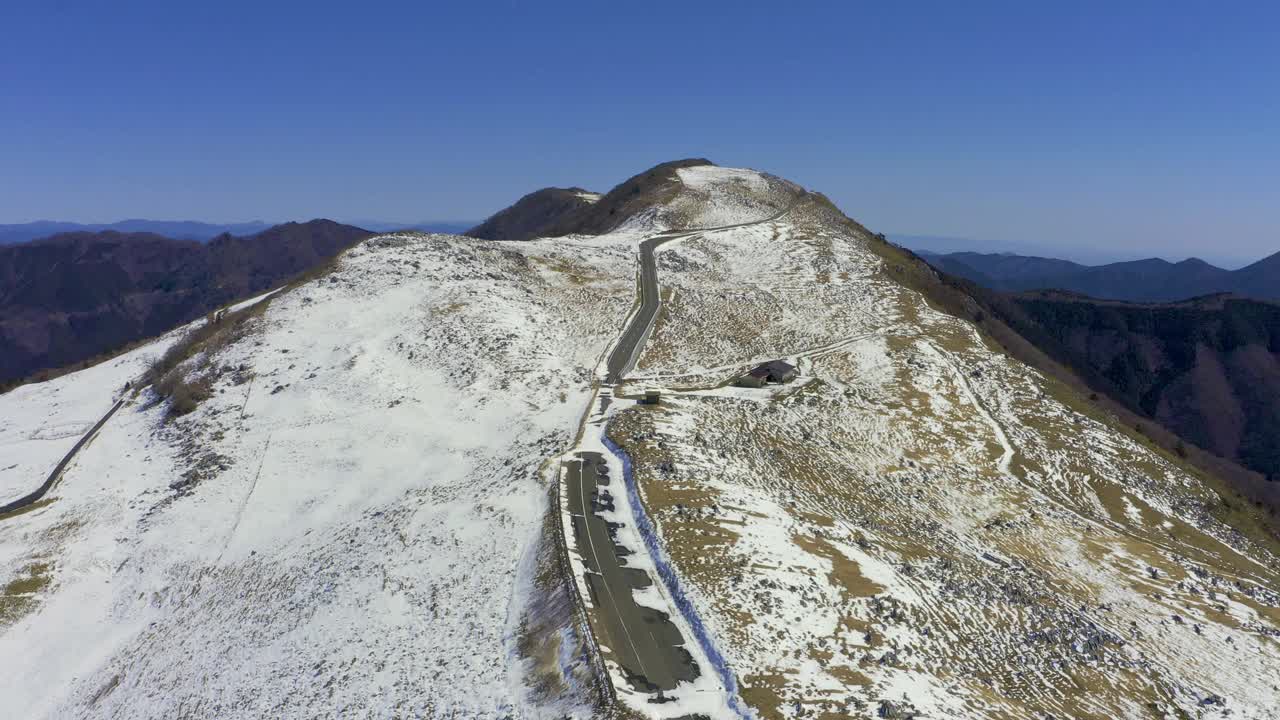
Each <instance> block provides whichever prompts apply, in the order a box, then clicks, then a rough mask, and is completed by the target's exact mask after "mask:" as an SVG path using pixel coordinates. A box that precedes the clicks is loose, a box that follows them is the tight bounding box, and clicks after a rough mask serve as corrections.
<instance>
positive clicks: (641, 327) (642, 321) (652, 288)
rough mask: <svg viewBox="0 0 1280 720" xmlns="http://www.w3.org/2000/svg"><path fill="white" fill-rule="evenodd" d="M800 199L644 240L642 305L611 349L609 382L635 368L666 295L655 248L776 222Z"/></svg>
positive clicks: (607, 382) (607, 364)
mask: <svg viewBox="0 0 1280 720" xmlns="http://www.w3.org/2000/svg"><path fill="white" fill-rule="evenodd" d="M799 203H800V201H796V202H795V203H792V204H791V205H789V206H788V207H787V208H786V209H785V210H781V211H779V212H777V213H775V214H773V215H770V216H769V217H767V218H764V219H763V220H753V221H751V222H745V223H737V224H735V225H721V226H720V227H712V228H701V229H698V230H685V231H677V232H669V233H662V234H660V235H654V236H653V237H651V238H647V239H645V240H644V241H642V242H641V243H640V309H639V310H637V311H636V314H635V315H633V316H632V317H631V322H630V323H629V324H628V325H627V327H626V329H625V330H623V331H622V338H621V339H619V340H618V344H617V345H616V346H615V347H614V348H613V352H611V353H609V360H608V361H607V363H606V368H607V370H608V375H606V376H605V384H607V385H616V384H617V383H618V382H619V381H621V380H622V378H623V377H624V376H626V374H627V373H629V372H631V368H632V366H634V365H635V363H636V359H637V358H639V357H640V351H641V350H643V349H644V344H645V342H646V341H647V340H648V339H649V332H650V331H651V330H652V329H653V323H654V320H655V319H656V318H657V316H658V307H659V305H660V304H661V302H662V299H661V295H660V294H659V293H658V267H657V263H656V262H655V261H654V257H653V252H654V249H655V248H657V247H658V246H659V245H661V244H663V243H665V242H670V241H671V240H675V239H676V238H685V237H692V236H694V235H699V234H701V233H705V232H713V231H716V230H730V229H732V228H739V227H747V226H749V225H759V224H760V223H767V222H773V221H774V220H777V219H778V218H780V217H782V216H783V215H786V214H787V213H789V212H791V210H792V209H794V208H795V206H796V205H798V204H799Z"/></svg>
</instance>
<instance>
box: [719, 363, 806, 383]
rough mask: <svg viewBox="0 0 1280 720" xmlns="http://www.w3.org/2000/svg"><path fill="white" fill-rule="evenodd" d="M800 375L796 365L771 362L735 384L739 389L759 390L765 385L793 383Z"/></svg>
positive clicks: (757, 368)
mask: <svg viewBox="0 0 1280 720" xmlns="http://www.w3.org/2000/svg"><path fill="white" fill-rule="evenodd" d="M799 374H800V373H799V371H798V370H796V366H795V365H792V364H791V363H787V362H783V361H782V360H771V361H769V362H767V363H763V364H761V365H757V366H756V367H754V368H752V369H751V370H750V371H748V372H747V374H745V375H743V376H742V377H740V378H738V379H737V381H735V382H734V384H735V385H737V386H738V387H749V388H758V387H764V386H765V383H771V382H772V383H785V382H791V381H792V380H795V379H796V376H797V375H799Z"/></svg>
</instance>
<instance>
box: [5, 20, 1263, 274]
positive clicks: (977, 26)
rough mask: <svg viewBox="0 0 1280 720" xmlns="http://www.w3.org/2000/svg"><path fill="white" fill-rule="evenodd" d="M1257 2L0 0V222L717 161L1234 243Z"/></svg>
mask: <svg viewBox="0 0 1280 720" xmlns="http://www.w3.org/2000/svg"><path fill="white" fill-rule="evenodd" d="M1118 5H1123V7H1116V6H1118ZM1274 7H1275V5H1274V4H1263V3H1258V4H1245V3H1216V4H1214V3H1194V2H1178V3H1154V2H1153V3H1141V2H1126V3H1122V4H1121V3H1098V4H1091V3H1061V4H1057V6H1056V7H1052V8H1051V7H1049V4H1047V3H1025V2H1019V3H887V2H876V3H831V4H818V3H801V4H787V3H769V4H763V3H762V4H751V3H723V4H720V3H693V2H687V1H686V2H681V3H671V4H667V3H657V2H632V3H601V2H598V1H597V2H592V3H580V4H578V3H554V4H551V3H547V4H542V3H538V4H535V3H519V4H516V3H484V2H469V3H422V2H417V3H378V2H360V3H351V2H346V3H341V4H327V3H323V2H308V3H284V2H281V3H261V2H255V3H247V2H236V1H232V2H221V3H151V2H127V1H126V2H121V3H119V4H111V3H102V2H58V1H57V0H46V1H45V2H39V3H22V4H21V5H18V4H16V3H10V4H8V6H7V7H6V8H5V9H4V10H0V222H22V221H27V220H34V219H38V218H53V219H62V220H77V221H107V220H115V219H120V218H125V217H151V218H190V219H201V220H213V221H232V220H247V219H257V218H261V219H267V220H277V219H294V218H298V219H301V218H310V217H315V216H326V217H335V218H339V219H347V220H351V219H358V218H378V219H387V220H406V221H407V220H421V219H469V218H481V217H483V216H485V215H487V214H489V213H490V212H492V211H494V210H496V209H497V208H499V207H501V206H503V205H505V204H507V203H509V202H511V201H512V200H514V199H515V198H516V197H518V196H519V195H521V194H523V193H525V192H527V191H529V190H532V189H535V188H537V187H542V186H546V185H571V184H576V185H583V186H586V187H589V188H592V189H607V188H608V187H610V186H611V185H613V184H614V183H616V182H619V181H621V180H622V179H624V178H625V177H627V176H629V175H631V174H634V173H635V172H638V171H640V170H642V169H644V168H646V167H648V166H650V165H653V164H656V163H658V162H661V161H663V160H668V159H673V158H678V157H687V156H705V157H709V158H711V159H712V160H714V161H716V162H717V163H720V164H722V165H738V166H748V167H756V168H760V169H764V170H768V171H770V172H774V173H776V174H779V175H782V176H785V177H787V178H790V179H793V180H796V181H798V182H800V183H802V184H804V185H806V186H808V187H810V188H812V189H816V190H820V191H822V192H824V193H826V194H827V195H829V196H830V197H831V198H832V199H833V200H835V201H836V202H837V203H838V204H839V205H840V206H841V207H842V208H843V209H844V210H845V211H846V212H847V213H848V214H849V215H851V216H853V217H855V218H857V219H859V220H860V221H862V222H863V223H865V224H866V225H868V226H869V227H871V228H873V229H875V230H880V231H884V232H888V233H891V234H893V233H910V234H922V235H923V234H927V235H947V236H959V237H973V238H983V239H986V240H991V241H1000V242H1005V243H1025V244H1027V245H1028V246H1029V247H1032V248H1034V247H1043V248H1045V249H1046V250H1056V251H1060V254H1068V253H1070V252H1075V253H1078V254H1088V253H1109V254H1111V255H1114V256H1117V257H1122V256H1135V257H1136V256H1141V255H1152V254H1157V255H1163V256H1166V257H1170V258H1175V259H1176V258H1181V257H1186V256H1188V255H1199V256H1202V257H1205V258H1207V259H1210V260H1218V261H1220V262H1232V261H1243V260H1246V259H1252V258H1256V257H1260V256H1262V255H1264V254H1269V253H1271V252H1274V251H1276V250H1278V249H1280V132H1277V130H1280V82H1277V78H1280V37H1278V35H1277V33H1278V30H1277V28H1278V27H1280V10H1276V9H1273V8H1274ZM1237 264H1238V263H1237Z"/></svg>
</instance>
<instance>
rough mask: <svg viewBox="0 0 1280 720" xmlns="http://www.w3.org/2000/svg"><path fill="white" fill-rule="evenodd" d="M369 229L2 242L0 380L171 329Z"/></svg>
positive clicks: (317, 260)
mask: <svg viewBox="0 0 1280 720" xmlns="http://www.w3.org/2000/svg"><path fill="white" fill-rule="evenodd" d="M371 234H372V233H370V232H369V231H368V230H365V229H362V228H358V227H353V226H350V225H342V224H339V223H336V222H333V221H331V220H312V221H310V222H305V223H285V224H283V225H276V226H274V227H270V228H268V229H266V230H262V231H260V232H256V233H254V234H251V235H246V236H236V235H232V234H230V233H223V234H220V235H217V236H216V237H213V238H211V239H209V240H208V241H207V242H197V241H194V240H189V239H178V238H170V237H165V236H162V235H158V234H155V233H142V232H131V233H124V232H118V231H115V230H103V231H96V232H86V231H80V232H71V233H62V234H59V235H54V236H53V237H48V238H44V239H40V240H34V241H31V242H25V243H19V244H11V245H6V246H0V385H2V384H4V383H6V382H10V381H13V380H16V379H18V378H22V377H25V376H28V375H30V374H32V373H35V372H38V371H41V370H46V369H50V368H57V367H63V366H66V365H69V364H73V363H79V362H81V361H84V360H87V359H89V358H92V357H94V356H96V355H99V354H101V353H104V352H108V351H111V350H114V349H116V348H119V347H121V346H123V345H126V344H128V343H131V342H133V341H135V340H140V339H142V338H147V337H152V336H155V335H158V334H160V333H163V332H166V331H168V330H170V329H172V328H174V327H176V326H178V325H181V324H183V323H187V322H190V321H191V320H194V319H195V318H198V317H200V316H201V315H204V314H205V313H207V312H209V311H210V310H213V309H215V308H218V307H221V306H222V305H225V304H227V303H229V302H233V301H235V300H239V299H242V298H245V297H249V296H251V295H253V294H256V293H259V292H262V291H264V290H267V289H269V288H272V287H275V286H277V285H279V284H281V283H283V282H285V281H287V280H289V279H290V278H293V277H294V276H297V275H299V274H301V273H303V272H306V271H308V270H310V269H312V268H314V267H316V266H318V265H321V264H322V263H324V262H326V261H327V260H328V259H329V258H332V257H333V256H334V255H336V254H338V253H339V252H341V251H342V250H343V249H345V248H347V247H350V246H351V245H352V244H354V243H355V242H357V241H359V240H361V239H363V238H366V237H368V236H369V235H371Z"/></svg>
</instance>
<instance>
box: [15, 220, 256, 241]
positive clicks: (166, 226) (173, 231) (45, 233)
mask: <svg viewBox="0 0 1280 720" xmlns="http://www.w3.org/2000/svg"><path fill="white" fill-rule="evenodd" d="M269 227H271V224H270V223H265V222H262V221H260V220H254V221H253V222H245V223H221V224H220V223H206V222H197V221H194V220H142V219H134V220H121V221H119V222H113V223H74V222H64V221H61V220H37V221H35V222H29V223H19V224H16V225H0V245H10V244H13V243H21V242H27V241H28V240H37V239H39V238H45V237H49V236H51V235H57V234H59V233H69V232H102V231H106V230H110V231H114V232H119V233H153V234H156V235H163V236H165V237H168V238H173V239H175V240H201V241H203V240H209V239H211V238H215V237H217V236H219V235H221V234H223V233H231V234H232V235H252V234H253V233H258V232H262V231H263V230H266V229H267V228H269Z"/></svg>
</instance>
